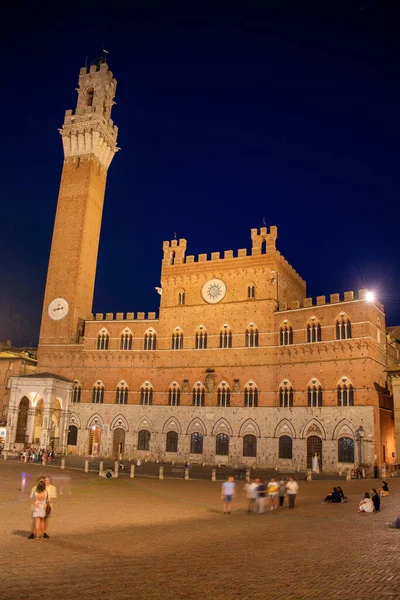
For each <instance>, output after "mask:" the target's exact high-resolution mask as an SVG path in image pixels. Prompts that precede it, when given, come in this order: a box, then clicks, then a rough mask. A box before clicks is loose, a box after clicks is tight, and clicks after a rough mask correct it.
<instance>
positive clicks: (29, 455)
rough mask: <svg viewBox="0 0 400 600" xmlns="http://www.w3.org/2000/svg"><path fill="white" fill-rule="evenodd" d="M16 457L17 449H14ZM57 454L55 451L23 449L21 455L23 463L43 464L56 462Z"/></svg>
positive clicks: (32, 448)
mask: <svg viewBox="0 0 400 600" xmlns="http://www.w3.org/2000/svg"><path fill="white" fill-rule="evenodd" d="M13 452H14V455H15V454H17V449H16V447H15V446H14V448H13ZM56 456H57V452H56V451H55V450H53V449H49V450H45V449H43V448H34V447H33V446H31V447H30V448H22V450H21V451H20V455H19V460H20V461H21V462H33V463H43V462H46V463H48V462H52V461H54V460H55V458H56Z"/></svg>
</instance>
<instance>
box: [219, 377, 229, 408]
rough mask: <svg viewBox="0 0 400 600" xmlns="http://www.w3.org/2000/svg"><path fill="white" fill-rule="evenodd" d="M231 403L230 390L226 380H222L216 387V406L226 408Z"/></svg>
mask: <svg viewBox="0 0 400 600" xmlns="http://www.w3.org/2000/svg"><path fill="white" fill-rule="evenodd" d="M230 405H231V390H230V389H229V385H228V384H227V383H226V381H222V382H221V383H220V384H219V386H218V389H217V406H221V407H222V408H227V407H228V406H230Z"/></svg>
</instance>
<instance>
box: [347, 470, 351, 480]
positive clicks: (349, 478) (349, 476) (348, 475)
mask: <svg viewBox="0 0 400 600" xmlns="http://www.w3.org/2000/svg"><path fill="white" fill-rule="evenodd" d="M346 481H351V470H350V469H346Z"/></svg>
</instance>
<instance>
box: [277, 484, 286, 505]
mask: <svg viewBox="0 0 400 600" xmlns="http://www.w3.org/2000/svg"><path fill="white" fill-rule="evenodd" d="M278 494H279V506H280V508H282V507H283V505H284V503H285V494H286V481H284V480H283V479H281V480H280V482H279V490H278Z"/></svg>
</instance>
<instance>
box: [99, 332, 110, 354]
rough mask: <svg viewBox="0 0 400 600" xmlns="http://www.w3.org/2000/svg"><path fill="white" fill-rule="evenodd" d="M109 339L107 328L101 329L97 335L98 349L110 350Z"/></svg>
mask: <svg viewBox="0 0 400 600" xmlns="http://www.w3.org/2000/svg"><path fill="white" fill-rule="evenodd" d="M109 339H110V336H109V335H108V331H107V329H101V330H100V331H99V334H98V336H97V350H108V342H109Z"/></svg>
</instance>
